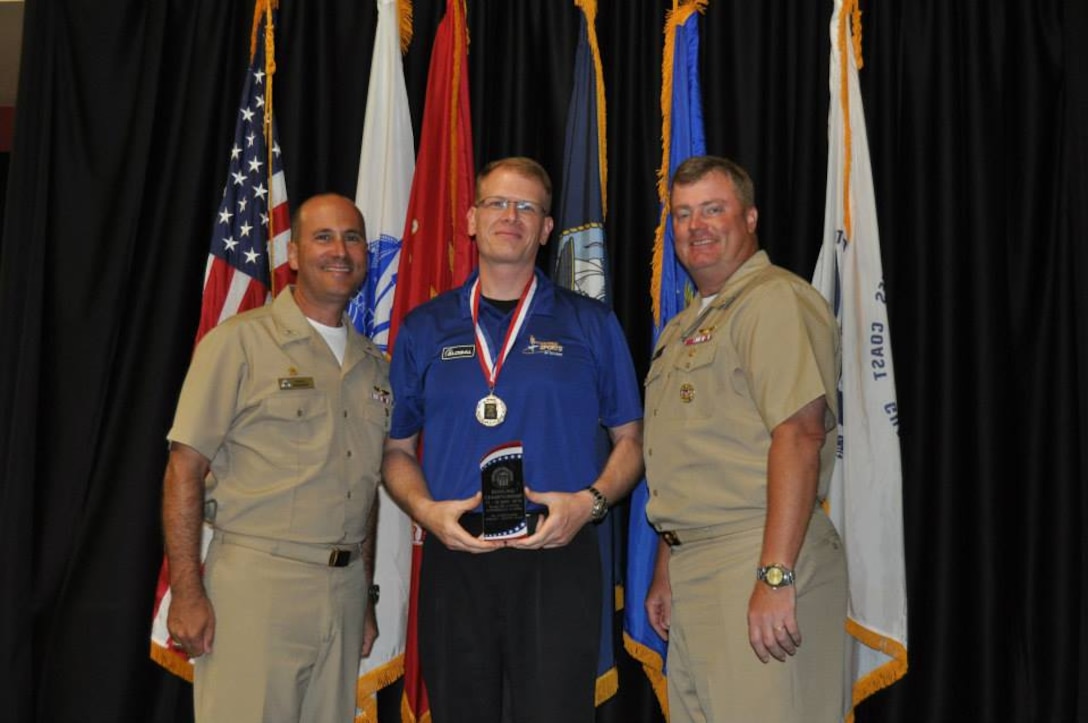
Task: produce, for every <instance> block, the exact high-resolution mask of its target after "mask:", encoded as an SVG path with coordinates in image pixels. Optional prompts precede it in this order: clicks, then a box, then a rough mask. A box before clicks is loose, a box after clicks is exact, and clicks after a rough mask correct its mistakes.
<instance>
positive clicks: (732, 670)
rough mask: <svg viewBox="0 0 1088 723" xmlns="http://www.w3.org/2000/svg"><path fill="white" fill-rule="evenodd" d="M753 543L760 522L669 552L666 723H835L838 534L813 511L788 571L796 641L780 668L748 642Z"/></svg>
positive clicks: (838, 712) (839, 699) (840, 569)
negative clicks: (791, 577)
mask: <svg viewBox="0 0 1088 723" xmlns="http://www.w3.org/2000/svg"><path fill="white" fill-rule="evenodd" d="M762 542H763V527H762V526H761V525H760V526H757V527H755V528H750V529H746V530H740V531H737V532H734V533H730V534H728V535H725V536H722V537H716V538H713V539H708V540H699V541H695V542H690V543H683V544H681V545H678V546H676V547H673V548H671V551H670V552H671V554H670V557H669V581H670V584H671V587H672V620H671V628H670V630H669V652H668V696H669V714H670V721H671V723H687V722H689V721H691V722H697V723H704V722H708V723H732V722H736V723H753V722H756V721H758V722H759V723H831V722H832V721H841V720H842V713H843V695H844V686H845V682H844V681H845V669H846V667H845V655H846V629H845V623H846V596H847V588H846V560H845V557H844V554H843V550H842V544H841V542H840V541H839V536H838V534H837V533H836V532H835V528H834V527H833V526H832V525H831V522H830V521H829V520H828V519H827V516H826V515H825V514H824V513H823V512H822V511H819V510H817V511H816V512H815V513H814V514H813V516H812V519H811V521H810V522H809V527H808V532H807V534H806V536H805V541H804V544H803V545H802V549H801V554H800V557H799V559H798V561H797V564H796V565H795V568H794V572H795V574H796V583H795V585H796V590H797V618H798V625H799V627H800V629H801V638H802V643H801V646H800V647H799V648H798V649H797V654H796V655H794V656H792V657H787V659H786V662H785V663H780V662H779V661H777V660H775V659H774V658H772V659H771V661H770V662H769V663H761V662H760V661H759V658H757V657H756V655H755V653H754V652H753V651H752V647H751V645H750V644H749V642H748V600H749V598H750V596H751V594H752V589H753V587H754V585H755V582H756V579H755V568H756V566H757V565H758V564H759V554H760V549H761V546H762Z"/></svg>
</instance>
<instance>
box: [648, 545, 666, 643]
mask: <svg viewBox="0 0 1088 723" xmlns="http://www.w3.org/2000/svg"><path fill="white" fill-rule="evenodd" d="M646 618H647V619H648V620H649V621H650V627H652V628H653V629H654V631H655V632H656V633H657V634H658V635H659V636H661V639H662V640H668V639H669V627H671V625H672V585H671V584H670V582H669V548H668V546H667V545H666V544H665V543H664V542H662V541H660V540H659V541H658V543H657V556H656V558H655V560H654V576H653V579H652V580H650V589H649V590H647V591H646Z"/></svg>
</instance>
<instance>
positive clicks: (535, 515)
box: [458, 510, 548, 537]
mask: <svg viewBox="0 0 1088 723" xmlns="http://www.w3.org/2000/svg"><path fill="white" fill-rule="evenodd" d="M547 516H548V513H547V511H546V510H537V511H536V512H529V513H526V515H525V524H527V525H528V526H529V534H530V535H531V534H533V533H534V532H536V526H537V524H538V523H539V522H541V521H543V520H544V518H546V517H547ZM458 522H460V523H461V527H463V528H464V529H465V532H467V533H468V534H470V535H472V536H473V537H479V536H480V535H482V534H483V532H484V516H483V515H482V514H480V513H479V512H466V513H465V514H463V515H461V519H460V520H458Z"/></svg>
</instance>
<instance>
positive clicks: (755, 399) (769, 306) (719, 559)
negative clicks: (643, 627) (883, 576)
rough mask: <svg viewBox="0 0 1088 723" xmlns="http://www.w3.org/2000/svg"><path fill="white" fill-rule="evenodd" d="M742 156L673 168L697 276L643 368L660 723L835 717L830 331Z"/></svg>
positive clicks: (677, 207)
mask: <svg viewBox="0 0 1088 723" xmlns="http://www.w3.org/2000/svg"><path fill="white" fill-rule="evenodd" d="M754 195H755V193H754V188H753V186H752V182H751V179H750V178H749V177H748V174H747V173H746V172H745V171H744V169H742V168H741V167H740V166H738V165H736V164H735V163H733V162H732V161H728V160H726V159H721V158H714V157H698V158H692V159H689V160H688V161H685V163H683V164H682V165H681V166H680V167H679V168H678V169H677V172H676V174H675V176H674V179H673V185H672V190H671V207H672V219H673V229H674V232H675V235H676V254H677V257H678V258H679V259H680V262H681V263H682V264H683V265H684V267H685V268H686V269H687V270H688V272H689V273H690V274H691V276H692V279H693V280H694V281H695V284H696V286H697V287H698V290H699V298H697V299H696V300H695V301H694V302H693V303H692V304H691V305H690V306H689V307H688V308H687V309H686V310H685V311H683V312H682V313H680V314H678V315H677V316H676V318H674V319H673V320H672V321H671V322H670V323H669V324H668V325H667V326H666V328H665V329H664V331H663V332H662V334H661V337H660V338H659V340H658V343H657V348H656V349H655V351H654V356H653V361H652V364H651V368H650V372H649V374H648V376H647V378H646V418H645V425H646V431H645V445H644V448H645V460H646V475H647V482H648V484H649V489H650V501H649V503H648V505H647V509H646V514H647V516H648V518H649V520H650V522H651V524H653V525H654V527H655V528H656V529H657V530H658V531H659V532H660V533H661V538H660V543H659V547H658V562H657V566H656V569H655V575H654V581H653V583H652V584H651V587H650V590H649V593H648V595H647V599H646V607H647V612H648V615H649V619H650V622H651V624H652V625H653V626H654V629H655V630H657V632H658V634H659V635H661V636H662V637H663V638H665V639H667V640H668V641H669V658H668V663H669V669H668V673H669V675H668V694H669V710H670V716H671V720H672V721H673V723H678V722H683V721H713V722H714V723H726V722H729V721H738V722H741V721H743V722H749V721H761V722H762V721H767V722H778V721H781V722H796V723H802V722H804V723H821V722H823V721H835V720H841V719H842V712H843V693H844V686H845V669H844V653H845V642H846V633H845V627H844V626H845V618H846V563H845V558H844V555H843V551H842V547H841V544H840V542H839V538H838V535H837V534H836V532H835V530H834V528H833V527H832V526H831V523H830V521H829V520H828V519H827V517H826V515H824V513H823V512H822V510H821V509H820V508H819V502H820V501H821V500H822V499H823V498H824V496H825V495H826V493H827V486H828V483H829V480H830V476H831V470H832V466H833V464H834V456H835V437H834V435H828V434H827V432H828V431H829V430H832V429H834V427H835V418H836V417H835V414H836V411H837V393H836V384H837V379H838V374H839V364H840V358H839V335H838V329H837V327H836V324H835V319H834V316H833V315H832V313H831V310H830V309H829V308H828V306H827V304H826V302H825V301H824V299H823V298H822V297H821V296H820V295H819V293H818V292H817V291H816V290H815V289H813V288H812V286H810V285H809V284H808V283H807V282H805V281H804V280H803V279H801V278H799V277H797V276H795V275H794V274H792V273H790V272H788V271H786V270H784V269H781V268H779V267H777V266H774V265H773V264H771V262H770V260H769V259H768V257H767V254H766V253H765V252H763V251H760V250H759V243H758V239H757V237H756V233H755V232H756V222H757V220H758V212H757V210H756V208H755V205H754Z"/></svg>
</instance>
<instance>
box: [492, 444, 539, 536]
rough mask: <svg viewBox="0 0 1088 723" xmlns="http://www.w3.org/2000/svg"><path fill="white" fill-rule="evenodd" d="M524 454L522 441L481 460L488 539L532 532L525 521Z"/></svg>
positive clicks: (505, 445) (499, 449) (495, 451)
mask: <svg viewBox="0 0 1088 723" xmlns="http://www.w3.org/2000/svg"><path fill="white" fill-rule="evenodd" d="M522 453H523V449H522V446H521V442H507V443H506V444H504V445H501V446H499V447H496V448H495V449H493V450H491V451H490V452H488V453H487V454H485V455H484V456H483V459H481V460H480V485H481V489H482V491H483V497H484V502H483V533H484V534H483V536H484V539H485V540H505V539H509V538H511V537H521V536H523V535H526V534H528V532H529V529H528V525H527V524H526V521H525V476H524V474H523V473H522V467H521V461H522Z"/></svg>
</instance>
